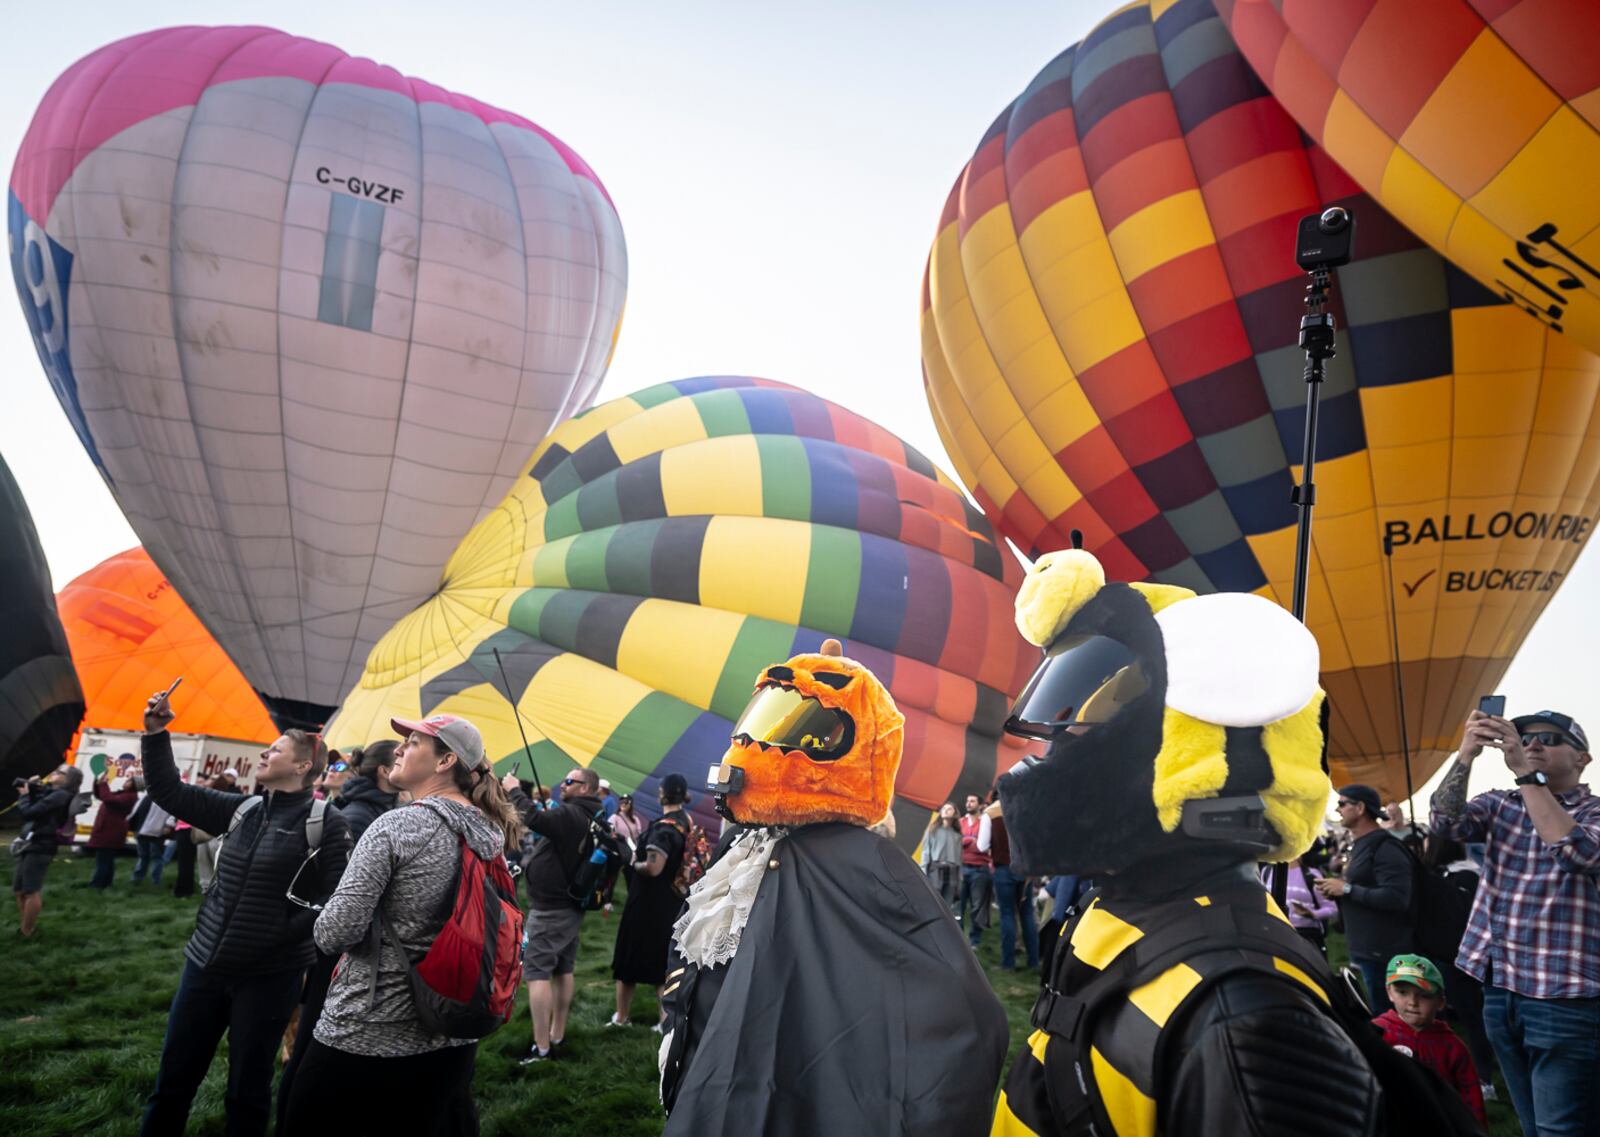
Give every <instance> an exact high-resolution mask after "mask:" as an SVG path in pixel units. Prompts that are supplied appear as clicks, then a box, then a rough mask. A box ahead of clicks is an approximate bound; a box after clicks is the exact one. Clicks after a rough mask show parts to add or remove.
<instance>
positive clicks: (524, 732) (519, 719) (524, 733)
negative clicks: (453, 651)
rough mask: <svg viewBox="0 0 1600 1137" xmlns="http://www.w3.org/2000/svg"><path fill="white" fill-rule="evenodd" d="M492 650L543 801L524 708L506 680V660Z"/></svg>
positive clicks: (520, 758)
mask: <svg viewBox="0 0 1600 1137" xmlns="http://www.w3.org/2000/svg"><path fill="white" fill-rule="evenodd" d="M490 650H492V651H493V652H494V662H495V665H496V666H497V667H499V668H500V682H501V683H502V684H504V685H505V690H504V691H503V692H501V693H502V694H503V695H505V697H506V702H508V703H510V704H511V713H512V715H513V716H515V718H516V720H517V733H518V734H520V735H522V753H523V754H524V755H526V756H527V758H528V770H529V771H530V772H531V773H532V774H533V788H534V791H535V792H536V794H537V798H536V799H535V800H541V801H542V800H543V798H544V787H543V786H542V785H540V784H539V767H538V766H536V765H534V763H533V747H532V746H531V745H529V743H528V732H527V730H526V729H525V728H524V727H523V725H522V708H521V707H519V706H517V700H516V699H514V698H513V697H512V695H511V680H510V679H507V678H506V663H505V660H503V659H501V658H500V649H499V648H491V649H490ZM521 768H522V757H521V756H520V755H519V756H518V758H517V769H519V770H520V769H521Z"/></svg>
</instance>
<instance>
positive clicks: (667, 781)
mask: <svg viewBox="0 0 1600 1137" xmlns="http://www.w3.org/2000/svg"><path fill="white" fill-rule="evenodd" d="M688 796H689V779H688V778H685V777H684V776H683V775H682V774H668V775H667V776H666V777H664V778H662V779H661V800H662V801H665V802H670V803H676V802H680V801H682V800H683V799H684V798H686V797H688Z"/></svg>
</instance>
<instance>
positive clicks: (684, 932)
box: [672, 828, 789, 967]
mask: <svg viewBox="0 0 1600 1137" xmlns="http://www.w3.org/2000/svg"><path fill="white" fill-rule="evenodd" d="M788 834H789V831H788V830H787V829H783V828H771V829H752V830H750V832H748V833H743V834H740V836H739V837H738V839H737V840H735V841H734V843H733V844H732V845H730V846H729V847H728V851H727V852H726V853H724V854H723V855H722V859H721V860H719V861H717V863H716V864H714V865H712V866H711V868H710V869H708V870H707V871H706V875H705V876H703V877H701V878H700V879H699V880H698V881H696V882H695V885H694V887H693V888H691V889H690V890H689V902H688V904H687V906H686V907H685V908H684V910H683V915H681V916H679V917H678V922H677V923H676V924H674V925H673V927H672V938H673V940H674V941H675V942H676V943H677V945H678V950H679V951H680V952H681V953H682V954H683V958H684V959H686V960H688V961H689V962H690V963H693V964H695V965H696V966H698V967H716V966H718V965H719V964H724V963H727V962H728V961H729V960H730V959H732V958H733V956H734V953H735V952H737V951H738V950H739V938H740V936H741V935H743V933H744V926H745V924H746V923H747V922H748V921H749V919H750V908H751V906H752V905H754V904H755V902H756V890H757V889H759V888H760V887H761V878H762V877H763V876H765V875H766V872H767V862H768V860H769V859H770V858H771V856H772V850H773V849H774V847H776V846H777V844H778V842H779V841H781V840H783V839H784V838H785V837H786V836H788Z"/></svg>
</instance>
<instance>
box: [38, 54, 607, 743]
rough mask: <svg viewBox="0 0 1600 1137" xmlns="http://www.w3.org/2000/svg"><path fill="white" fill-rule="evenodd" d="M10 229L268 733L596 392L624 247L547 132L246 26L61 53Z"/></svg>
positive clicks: (430, 578)
mask: <svg viewBox="0 0 1600 1137" xmlns="http://www.w3.org/2000/svg"><path fill="white" fill-rule="evenodd" d="M7 223H8V229H9V233H10V247H11V267H12V272H13V274H14V276H15V278H16V283H17V291H18V294H19V296H20V297H21V300H22V307H23V310H24V312H25V314H26V316H27V320H28V324H29V327H30V328H31V329H32V331H33V335H34V340H35V344H36V346H37V348H38V351H39V358H40V360H41V362H42V363H43V364H44V369H45V373H46V375H47V376H48V378H49V380H50V383H51V385H52V386H53V388H54V389H55V392H56V395H57V397H58V398H59V399H60V402H61V405H62V408H63V409H64V410H65V411H66V413H67V416H68V417H69V418H70V419H71V421H72V424H73V426H74V428H75V429H76V430H77V433H78V437H79V439H80V440H81V441H82V443H83V446H84V448H85V449H86V450H87V451H88V453H89V456H90V457H91V458H92V459H93V460H94V461H95V463H96V465H97V466H98V467H99V469H100V472H101V473H102V475H103V476H104V477H105V480H106V483H107V485H108V486H110V488H111V491H112V493H113V494H114V495H115V497H116V499H117V501H118V503H119V504H120V505H121V506H122V509H123V511H124V512H125V513H126V514H127V515H128V519H129V521H130V522H131V523H132V525H133V528H134V530H135V531H136V532H137V533H138V534H139V537H140V540H141V541H142V542H143V544H144V547H145V548H146V549H147V550H148V551H149V553H150V555H151V557H152V558H153V559H154V560H155V562H156V564H158V565H159V566H161V570H162V572H163V573H165V574H166V576H167V578H168V579H169V580H171V581H172V583H173V584H174V585H175V586H176V587H177V589H178V591H179V592H180V593H181V594H182V595H183V597H184V598H185V599H186V600H187V601H188V602H189V604H190V605H191V607H193V609H194V611H195V613H196V615H198V616H199V617H200V620H201V622H202V623H204V624H205V626H206V627H207V628H209V629H210V630H211V632H212V633H213V634H214V635H215V636H216V638H217V639H218V641H220V642H221V643H222V645H223V647H224V648H225V649H226V650H227V652H228V654H229V655H230V656H232V657H233V659H234V660H236V661H237V662H238V664H239V666H240V669H241V670H242V671H243V672H244V673H245V675H246V676H247V677H248V678H249V680H250V682H251V683H253V684H254V685H255V686H256V688H257V689H258V690H260V691H261V692H263V693H264V694H265V695H266V696H268V697H269V698H270V701H271V703H272V705H273V707H274V708H275V710H276V711H277V712H278V713H279V715H280V718H281V719H282V721H283V722H284V723H285V724H286V725H287V724H288V723H289V722H290V721H291V720H295V719H304V720H310V721H313V722H320V721H321V720H322V719H324V718H325V717H326V715H327V714H328V713H329V712H330V711H331V709H332V707H333V706H334V705H336V704H337V703H338V701H339V699H340V698H341V697H342V696H343V695H344V693H345V692H346V691H347V690H348V689H349V688H350V687H351V686H352V685H353V684H354V682H355V679H356V677H357V676H358V675H359V674H360V673H361V663H362V660H363V659H365V658H366V654H367V652H368V650H369V649H370V648H371V646H372V645H373V644H374V643H376V642H377V640H378V637H379V636H381V635H382V634H383V632H384V631H385V630H387V629H388V627H389V626H390V625H391V624H392V623H394V621H395V620H397V619H398V618H399V617H400V616H402V615H404V614H405V613H406V612H408V611H410V610H411V609H412V608H414V607H415V606H416V605H417V604H418V603H420V602H421V601H422V599H423V598H424V597H425V596H427V594H428V592H429V591H430V590H431V588H432V587H433V585H434V583H435V582H436V581H437V580H438V575H439V569H440V568H441V566H443V564H444V562H445V560H446V559H447V558H448V557H449V555H450V552H451V550H452V549H454V547H455V546H456V544H457V543H458V542H459V541H460V539H461V537H462V536H463V535H464V534H465V533H466V532H467V530H468V529H469V528H471V526H472V524H473V523H474V522H475V521H477V520H478V519H479V518H480V517H482V516H483V515H484V514H485V513H486V512H487V511H488V510H489V509H490V508H492V507H493V505H494V504H495V503H496V502H497V501H499V500H500V498H501V497H503V496H504V495H505V492H506V490H507V489H508V488H509V487H510V485H511V482H512V479H513V478H514V477H515V476H516V474H517V472H518V470H519V469H521V467H522V465H523V463H524V462H525V461H526V460H527V457H528V454H529V453H530V452H531V451H532V450H533V447H534V446H535V444H536V443H537V442H538V441H539V440H540V439H541V438H542V437H543V436H544V435H545V434H546V433H547V432H548V431H549V429H550V428H551V427H552V426H554V425H555V424H556V423H558V422H560V421H562V420H563V419H564V418H566V417H568V416H570V415H571V414H572V413H574V412H575V411H577V410H579V409H581V408H582V407H584V406H586V405H588V403H589V402H590V401H591V400H592V398H593V395H594V392H595V389H596V387H597V385H598V384H599V382H600V380H601V377H602V374H603V372H604V370H605V366H606V364H607V362H608V360H609V358H610V354H611V350H612V346H613V342H614V339H615V336H616V332H617V327H618V321H619V319H620V316H621V311H622V303H623V292H624V287H625V278H626V271H627V270H626V255H625V253H624V249H623V241H622V230H621V227H620V225H619V223H618V220H617V215H616V212H615V210H614V209H613V207H612V204H611V201H610V199H609V198H608V197H607V196H606V192H605V189H604V188H603V187H602V186H601V184H600V181H599V179H598V178H596V176H595V175H594V172H593V171H592V170H590V169H589V167H588V166H586V165H585V164H584V163H583V161H582V159H580V158H579V157H578V156H577V155H576V154H575V153H573V151H572V150H571V149H570V148H569V147H567V146H566V145H565V144H564V143H562V142H561V141H560V140H559V139H557V138H555V137H554V136H552V135H551V134H550V133H549V132H547V131H545V130H543V129H541V128H540V127H538V126H536V125H534V124H533V123H532V122H529V121H528V120H527V119H525V118H521V117H519V116H517V115H515V114H512V113H510V112H508V111H503V110H499V109H497V108H494V107H490V106H487V105H485V104H483V103H480V102H477V101H476V100H474V99H470V98H467V97H466V96H463V95H457V94H453V93H451V92H448V91H444V90H441V89H440V88H438V87H435V86H433V85H432V84H430V83H427V82H425V81H423V80H420V79H411V78H407V77H405V76H403V75H401V74H399V73H398V72H396V71H394V70H393V69H391V68H387V67H381V66H379V65H377V64H375V63H372V62H371V61H369V60H365V59H358V58H355V57H351V56H347V55H345V54H344V53H343V52H341V51H339V50H338V49H336V48H333V47H329V46H328V45H326V44H320V43H316V42H313V41H311V40H306V39H299V38H296V37H294V36H289V35H285V34H284V33H282V32H277V31H273V30H271V29H268V28H251V27H231V28H204V27H184V28H170V29H166V30H163V31H156V32H149V33H147V34H144V35H140V36H134V37H132V38H130V39H126V40H121V41H119V42H117V43H114V44H112V45H110V46H109V47H105V48H102V49H101V50H99V51H97V52H95V53H93V54H92V55H89V56H87V57H85V58H84V59H82V60H80V61H79V62H77V63H75V64H74V65H73V66H72V67H70V68H69V69H68V70H67V71H66V73H65V74H63V75H62V76H61V78H60V79H58V80H57V81H56V82H55V84H54V85H53V86H52V87H51V88H50V90H49V92H48V93H47V94H46V95H45V97H44V101H43V103H42V104H41V105H40V107H39V109H38V111H37V112H36V113H35V115H34V118H33V122H32V124H31V125H30V126H29V128H28V132H27V135H26V136H25V138H24V139H23V143H22V148H21V151H20V152H19V153H18V155H17V161H16V166H15V168H14V169H13V170H12V175H11V186H10V195H9V199H8V218H7Z"/></svg>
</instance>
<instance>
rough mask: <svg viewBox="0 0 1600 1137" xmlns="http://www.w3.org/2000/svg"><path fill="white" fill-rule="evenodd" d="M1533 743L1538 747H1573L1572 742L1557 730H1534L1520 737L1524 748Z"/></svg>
mask: <svg viewBox="0 0 1600 1137" xmlns="http://www.w3.org/2000/svg"><path fill="white" fill-rule="evenodd" d="M1535 742H1537V743H1538V744H1539V745H1540V746H1574V743H1573V742H1572V740H1571V739H1569V738H1568V737H1567V736H1566V735H1564V734H1562V733H1561V732H1560V731H1558V730H1535V731H1530V732H1529V733H1527V734H1525V735H1523V736H1522V745H1524V746H1528V745H1530V744H1531V743H1535Z"/></svg>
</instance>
